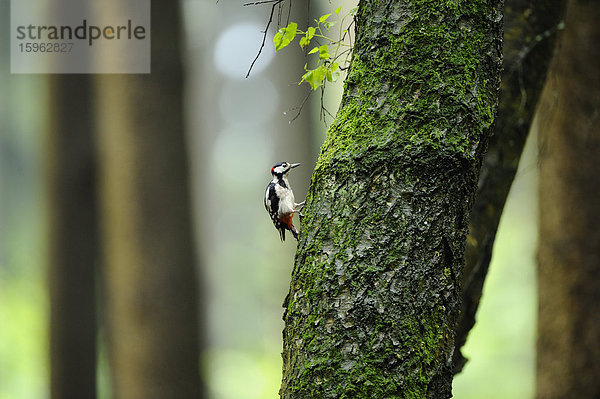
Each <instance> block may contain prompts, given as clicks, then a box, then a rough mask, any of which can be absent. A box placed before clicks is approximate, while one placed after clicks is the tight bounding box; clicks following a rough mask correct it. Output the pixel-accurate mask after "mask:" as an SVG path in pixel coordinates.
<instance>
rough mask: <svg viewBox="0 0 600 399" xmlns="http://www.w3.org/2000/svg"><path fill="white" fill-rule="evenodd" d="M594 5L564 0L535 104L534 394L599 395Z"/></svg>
mask: <svg viewBox="0 0 600 399" xmlns="http://www.w3.org/2000/svg"><path fill="white" fill-rule="evenodd" d="M599 20H600V4H599V3H598V2H596V1H583V0H574V1H569V3H568V5H567V13H566V18H565V26H566V28H565V31H564V33H563V36H562V39H561V45H560V49H559V54H558V57H557V58H556V62H555V65H554V69H553V73H551V75H550V80H549V86H548V87H547V93H546V95H545V99H546V100H547V102H546V103H545V108H544V109H542V110H541V126H543V128H542V129H540V132H541V133H540V159H541V170H540V244H539V258H538V262H539V269H538V282H539V316H538V343H537V350H538V359H537V372H538V378H537V397H538V398H543V399H548V398H582V399H584V398H590V399H591V398H598V397H600V379H599V378H598V376H600V229H599V228H598V226H600V207H599V206H598V205H599V203H598V198H599V195H600V174H599V173H598V171H599V170H600V119H599V118H598V113H599V112H600V72H599V71H600V25H598V21H599Z"/></svg>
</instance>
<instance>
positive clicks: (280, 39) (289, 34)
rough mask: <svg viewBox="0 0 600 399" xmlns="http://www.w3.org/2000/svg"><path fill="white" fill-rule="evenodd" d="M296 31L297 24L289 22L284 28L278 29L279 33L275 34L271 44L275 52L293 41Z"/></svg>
mask: <svg viewBox="0 0 600 399" xmlns="http://www.w3.org/2000/svg"><path fill="white" fill-rule="evenodd" d="M297 30H298V24H297V23H295V22H290V24H289V25H288V26H286V27H285V28H281V29H279V32H277V33H276V34H275V37H274V38H273V43H275V51H279V50H281V49H282V48H284V47H285V46H287V45H288V44H290V43H291V42H292V40H294V38H295V37H296V32H297Z"/></svg>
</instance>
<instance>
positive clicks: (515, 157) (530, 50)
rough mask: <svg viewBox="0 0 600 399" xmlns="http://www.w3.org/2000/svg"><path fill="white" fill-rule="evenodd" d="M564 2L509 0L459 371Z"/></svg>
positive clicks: (475, 218)
mask: <svg viewBox="0 0 600 399" xmlns="http://www.w3.org/2000/svg"><path fill="white" fill-rule="evenodd" d="M564 3H565V1H564V0H507V1H506V7H505V12H504V20H505V26H504V46H503V49H504V62H503V66H504V69H503V71H502V83H501V85H500V103H499V106H498V116H497V118H496V125H495V128H494V135H493V136H492V138H491V139H490V143H489V146H488V150H487V152H486V154H485V157H484V161H483V165H482V167H481V173H480V175H479V185H478V189H477V194H476V196H475V203H474V204H473V210H472V212H471V219H470V221H469V236H468V238H467V247H466V252H465V269H464V276H463V304H462V311H461V315H460V323H459V327H458V329H457V336H456V351H455V359H454V369H455V370H454V371H455V373H457V372H459V371H460V370H461V369H462V366H463V365H464V363H465V361H466V359H465V358H464V357H463V356H462V355H461V353H460V349H461V347H462V346H463V345H464V344H465V342H466V339H467V335H468V333H469V331H470V330H471V328H472V327H473V325H474V324H475V313H476V311H477V307H478V306H479V299H480V298H481V290H482V288H483V282H484V279H485V276H486V274H487V270H488V266H489V264H490V260H491V257H492V248H493V245H494V239H495V237H496V230H497V229H498V224H499V222H500V216H501V215H502V209H503V208H504V203H505V202H506V198H507V196H508V193H509V191H510V187H511V184H512V181H513V179H514V177H515V173H516V172H517V167H518V166H519V159H520V158H521V152H522V150H523V146H524V145H525V140H526V139H527V135H528V133H529V127H530V125H531V121H532V120H533V114H534V111H535V109H536V104H537V102H538V99H539V97H540V94H541V91H542V87H543V85H544V82H545V80H546V72H547V69H548V66H549V64H550V60H551V59H552V55H553V53H554V47H555V46H554V43H555V38H556V32H557V31H558V28H559V24H560V22H561V19H562V18H563V15H564Z"/></svg>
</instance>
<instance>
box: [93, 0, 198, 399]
mask: <svg viewBox="0 0 600 399" xmlns="http://www.w3.org/2000/svg"><path fill="white" fill-rule="evenodd" d="M106 4H108V3H106ZM110 4H111V5H112V7H119V6H120V3H118V2H111V3H110ZM116 10H118V8H116ZM151 17H152V65H151V69H152V73H151V74H150V75H104V76H100V77H98V80H97V83H98V85H97V88H98V99H99V105H98V107H99V114H100V121H99V122H100V124H99V125H100V131H99V144H100V145H99V146H100V159H101V161H102V162H101V170H100V172H101V173H100V176H101V179H100V182H101V188H102V193H103V197H102V216H103V235H104V246H105V252H106V269H105V280H106V293H107V312H106V313H107V315H108V339H109V351H108V352H109V362H110V366H111V374H112V383H113V397H115V398H146V399H148V398H198V397H201V388H200V380H199V379H200V373H199V364H198V363H199V346H198V308H197V299H198V298H197V290H196V285H197V281H196V270H195V254H194V249H193V239H192V226H191V220H192V217H191V214H190V192H189V182H188V163H187V154H186V145H185V137H184V127H183V126H184V124H183V111H182V101H183V100H182V94H183V73H182V65H181V55H180V47H181V42H180V40H179V39H180V29H181V24H180V16H179V3H178V2H175V1H153V2H152V14H151ZM115 56H117V57H118V56H119V55H118V54H115Z"/></svg>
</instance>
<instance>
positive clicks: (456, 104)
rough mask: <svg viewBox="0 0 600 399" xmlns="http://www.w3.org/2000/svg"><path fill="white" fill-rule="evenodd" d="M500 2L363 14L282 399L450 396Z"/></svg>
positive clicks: (297, 274) (433, 4) (291, 324)
mask: <svg viewBox="0 0 600 399" xmlns="http://www.w3.org/2000/svg"><path fill="white" fill-rule="evenodd" d="M501 6H502V4H501V1H497V2H493V1H483V0H478V1H443V2H440V1H431V0H428V1H424V0H414V1H386V2H383V1H361V2H360V4H359V11H358V14H357V20H356V22H357V24H356V25H357V32H356V42H355V49H354V54H353V59H352V64H351V68H350V71H349V74H348V78H347V80H346V82H345V90H344V96H343V100H342V105H341V107H340V111H339V112H338V115H337V117H336V120H335V122H334V124H333V125H332V127H331V128H330V130H329V132H328V136H327V139H326V141H325V143H324V145H323V147H322V151H321V154H320V157H319V160H318V162H317V167H316V170H315V172H314V175H313V180H312V182H311V186H310V189H309V193H308V196H307V206H306V210H305V212H304V214H305V217H304V219H303V220H302V234H301V239H300V243H299V247H298V253H297V256H296V261H295V266H294V270H293V273H292V281H291V287H290V293H289V296H288V298H287V299H286V303H285V306H286V312H285V315H284V320H285V322H286V327H285V330H284V352H283V358H284V370H283V384H282V389H281V392H280V394H281V396H282V397H283V398H308V397H315V398H317V397H318V398H367V397H369V398H370V397H373V398H389V397H394V398H423V397H432V398H434V397H435V398H442V397H450V396H451V379H452V372H451V362H452V352H453V351H454V341H453V339H454V328H455V325H456V322H457V317H458V311H459V308H460V274H461V270H462V263H463V252H464V240H465V236H466V232H467V217H468V214H469V210H470V204H471V200H472V196H473V193H474V191H475V188H476V183H477V172H478V168H479V166H480V163H481V156H482V153H483V151H484V149H485V145H486V142H487V138H488V136H489V134H490V131H491V128H492V126H493V121H494V115H495V109H496V103H497V92H498V86H499V68H500V62H501V41H500V37H501Z"/></svg>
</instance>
